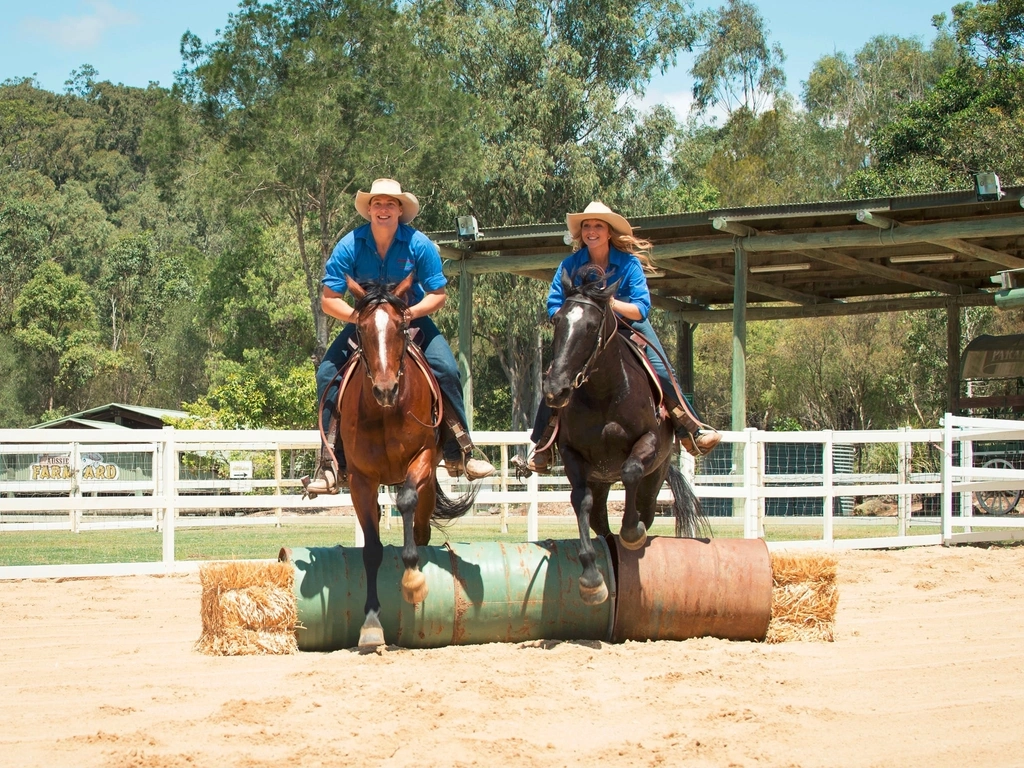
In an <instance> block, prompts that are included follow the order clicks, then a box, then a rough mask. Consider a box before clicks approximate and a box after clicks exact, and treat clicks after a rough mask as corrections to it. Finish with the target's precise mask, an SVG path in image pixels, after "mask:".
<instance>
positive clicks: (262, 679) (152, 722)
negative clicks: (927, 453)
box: [0, 547, 1024, 768]
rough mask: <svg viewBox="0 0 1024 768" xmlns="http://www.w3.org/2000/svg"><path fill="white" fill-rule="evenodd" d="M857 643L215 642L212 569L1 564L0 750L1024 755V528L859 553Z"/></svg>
mask: <svg viewBox="0 0 1024 768" xmlns="http://www.w3.org/2000/svg"><path fill="white" fill-rule="evenodd" d="M838 558H839V576H838V584H839V590H840V598H839V611H838V615H837V619H836V637H837V639H836V642H834V643H783V644H780V645H765V644H760V643H745V642H729V641H724V640H716V639H700V640H690V641H686V642H665V641H663V642H651V643H626V644H623V645H610V644H602V643H597V642H586V643H572V642H547V643H535V644H530V645H512V644H494V645H486V646H464V647H448V648H442V649H437V650H403V649H399V648H394V647H389V648H387V649H385V650H384V651H383V653H381V654H369V655H362V654H359V653H357V652H354V651H338V652H334V653H300V654H298V655H294V656H263V657H256V656H245V657H209V656H204V655H202V654H199V653H197V652H195V651H194V650H193V644H194V643H195V641H196V640H197V639H198V638H199V634H200V619H199V608H200V588H199V579H198V575H191V576H179V577H129V578H110V579H107V578H102V579H77V580H65V581H53V580H50V581H48V580H34V581H20V582H15V581H8V582H2V583H0V616H2V621H0V652H2V656H0V766H12V767H15V766H16V767H18V768H32V767H33V766H46V768H53V767H54V766H104V767H109V768H135V767H138V768H185V767H186V766H188V767H189V768H205V767H206V766H210V767H211V768H213V767H215V766H216V767H218V768H233V767H238V768H243V767H244V768H256V767H257V766H267V767H268V768H269V767H270V766H274V768H280V766H286V765H290V766H302V767H303V768H306V767H307V766H309V767H312V766H332V767H336V766H349V765H357V764H358V765H363V766H417V768H426V767H428V766H445V768H459V767H461V766H500V767H501V768H519V767H520V766H527V767H529V766H538V767H541V766H543V767H544V768H548V767H550V766H588V767H589V766H602V768H604V767H606V766H609V767H611V766H730V767H731V766H765V767H766V768H776V767H779V768H789V767H794V766H823V767H825V766H827V767H828V768H834V767H835V766H846V767H850V766H879V767H882V766H885V767H887V768H888V767H890V766H898V767H899V768H911V767H912V766H922V768H923V767H925V766H927V768H937V767H939V766H951V767H954V766H955V768H963V767H964V766H986V767H992V766H1022V765H1024V547H1014V548H1008V549H983V548H977V547H958V548H951V549H946V548H939V547H932V548H922V549H914V550H903V551H881V552H870V551H869V552H850V553H843V554H840V555H838Z"/></svg>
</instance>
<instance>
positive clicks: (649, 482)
mask: <svg viewBox="0 0 1024 768" xmlns="http://www.w3.org/2000/svg"><path fill="white" fill-rule="evenodd" d="M584 270H585V271H583V272H582V273H581V277H582V278H583V282H582V284H581V285H579V286H574V285H573V281H572V279H571V278H570V277H569V275H568V273H567V272H566V271H565V270H564V269H563V270H562V275H561V281H562V288H563V291H564V295H565V297H566V298H565V303H564V304H563V305H562V307H561V308H560V309H559V310H558V311H557V312H556V313H555V315H554V316H553V318H552V322H553V323H554V340H553V343H552V358H553V360H552V363H551V367H550V368H549V369H548V371H547V373H546V374H545V375H544V382H543V393H544V398H545V400H546V402H547V404H548V405H550V406H551V407H552V408H558V409H559V426H558V450H559V452H560V453H561V455H562V462H563V464H564V465H565V474H566V476H567V477H568V478H569V483H570V485H571V486H572V493H571V499H572V507H573V510H574V511H575V512H576V520H577V524H578V527H579V534H580V563H581V564H582V566H583V575H582V576H581V577H580V580H579V584H580V597H581V598H582V599H583V602H584V603H587V604H589V605H597V604H600V603H603V602H604V601H605V600H606V599H607V598H608V587H607V585H606V584H605V580H604V577H603V576H602V574H601V571H600V569H599V568H598V567H597V565H596V564H595V551H594V547H593V544H591V542H590V529H593V531H594V533H596V534H597V535H598V536H610V535H611V530H610V527H609V524H608V491H609V489H610V488H611V486H612V484H613V483H615V482H618V481H621V482H622V484H623V486H624V487H625V490H626V503H625V510H624V513H623V516H622V526H621V529H620V531H619V537H620V540H621V541H622V544H623V546H625V547H626V548H627V549H631V550H637V549H640V548H641V547H643V546H644V544H645V542H646V541H647V529H648V528H649V527H650V526H651V525H652V524H653V523H654V515H655V513H656V511H657V497H658V492H659V491H660V490H661V487H662V485H663V484H664V482H665V480H666V479H667V480H668V481H669V487H670V488H671V490H672V495H673V497H674V501H673V506H672V510H673V515H674V517H675V534H676V536H681V535H687V536H696V535H698V534H699V533H701V532H703V531H704V530H706V529H707V520H706V518H705V517H704V514H703V511H702V509H701V506H700V501H699V500H698V499H697V496H696V494H695V493H694V492H693V489H692V488H691V487H690V484H689V483H688V482H687V480H686V478H685V477H684V476H683V473H682V472H681V471H680V470H679V468H678V467H677V466H676V465H675V462H674V461H673V454H674V445H673V444H674V441H675V434H674V432H673V429H672V425H671V422H670V420H669V419H668V418H659V415H658V407H659V403H658V402H657V401H656V399H655V396H654V391H653V389H652V386H651V381H650V377H649V376H648V374H647V372H646V371H645V370H644V368H643V364H642V363H641V362H640V359H639V354H643V353H642V352H640V353H639V354H637V353H635V352H634V351H632V350H630V349H629V348H627V345H629V344H631V342H630V341H628V340H627V339H626V338H625V337H624V336H623V335H622V334H621V333H619V332H618V320H617V319H616V316H615V313H614V312H613V311H612V308H611V299H612V298H613V297H614V296H615V290H616V288H617V287H618V282H616V283H613V284H612V285H606V281H605V280H604V279H603V270H601V269H600V267H597V266H593V265H588V266H587V267H585V268H584Z"/></svg>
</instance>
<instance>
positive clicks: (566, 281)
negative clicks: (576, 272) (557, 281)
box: [562, 268, 572, 296]
mask: <svg viewBox="0 0 1024 768" xmlns="http://www.w3.org/2000/svg"><path fill="white" fill-rule="evenodd" d="M571 291H572V278H571V277H569V270H567V269H565V268H563V269H562V293H564V294H565V295H566V296H568V295H569V293H570V292H571Z"/></svg>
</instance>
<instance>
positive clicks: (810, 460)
mask: <svg viewBox="0 0 1024 768" xmlns="http://www.w3.org/2000/svg"><path fill="white" fill-rule="evenodd" d="M474 439H475V441H476V443H477V445H478V446H481V447H482V448H483V449H484V450H486V451H488V452H489V453H491V454H492V455H493V458H494V460H495V463H496V464H497V466H498V469H499V471H498V473H497V474H496V475H495V476H494V477H491V478H488V479H486V480H484V481H481V486H480V492H479V495H478V496H477V506H478V507H491V508H493V507H495V506H500V507H501V510H502V511H501V514H500V516H499V517H498V521H499V523H498V524H499V525H501V526H502V530H507V528H506V526H507V522H508V518H507V512H508V507H509V506H510V505H515V506H518V507H525V508H526V521H527V525H526V538H527V540H529V541H535V540H537V538H538V522H539V517H540V505H541V504H545V503H557V504H561V505H565V506H568V504H569V486H568V481H567V480H566V479H565V477H564V476H561V475H554V476H545V477H543V478H540V477H538V476H536V475H534V476H532V477H531V478H529V479H526V480H522V479H519V478H517V477H516V476H515V474H514V470H512V469H510V465H509V458H510V455H511V453H512V452H513V451H516V450H528V449H529V448H530V447H531V444H530V441H529V436H528V433H526V432H476V433H475V434H474ZM1016 440H1024V422H1016V421H1008V420H991V419H974V418H964V417H955V416H950V415H947V416H946V417H945V418H944V420H943V423H942V426H941V427H940V428H938V429H923V430H913V429H900V430H888V431H882V430H878V431H842V432H839V431H821V432H762V431H759V430H754V429H748V430H745V431H743V432H724V433H723V442H722V444H721V445H720V446H719V447H718V448H717V449H716V450H715V452H713V453H712V454H711V455H710V456H708V457H703V458H701V459H699V460H698V461H697V462H694V461H693V460H692V459H690V457H689V456H686V455H683V456H682V458H681V464H682V468H683V470H684V472H685V473H686V474H687V475H688V476H689V477H690V479H691V482H692V483H693V484H694V487H695V490H696V492H697V495H698V496H699V497H700V498H701V499H702V501H703V503H704V504H705V507H706V508H708V509H709V510H710V511H712V512H713V513H715V514H718V515H719V516H721V517H723V518H731V521H732V522H735V523H737V524H738V525H740V526H742V532H743V536H744V537H746V538H758V537H764V536H765V531H766V527H767V528H768V529H769V530H772V529H774V527H775V526H779V527H784V526H786V525H791V524H794V523H801V524H807V523H808V522H810V523H813V524H815V525H818V526H820V530H821V536H820V538H814V539H808V540H804V541H796V542H794V541H786V542H784V543H780V542H772V543H771V546H775V547H781V546H785V547H787V548H798V547H814V548H826V549H836V548H869V547H891V546H915V545H923V544H924V545H928V544H939V543H947V544H948V543H958V542H966V541H984V540H1005V539H1015V538H1024V518H1022V517H1021V516H1020V515H1018V514H1017V513H1016V507H1015V506H1014V507H1013V508H1012V509H1008V510H1007V511H1008V512H1009V514H1003V515H998V516H993V515H980V514H976V504H975V502H976V499H977V498H979V495H986V494H987V495H988V496H985V498H988V497H989V496H991V495H992V494H995V495H997V496H998V494H1005V495H1006V496H1007V497H1009V498H1012V499H1013V500H1014V502H1016V500H1017V499H1019V497H1020V492H1021V490H1022V489H1024V470H1021V469H1016V468H1014V466H1013V465H1012V464H1010V462H1006V464H1007V466H1000V467H985V466H974V465H975V463H977V462H976V461H975V458H974V454H975V448H974V446H975V445H976V444H978V443H982V444H985V443H993V442H995V443H998V442H999V441H1016ZM318 446H319V436H318V433H317V432H315V431H312V430H310V431H300V430H287V431H285V430H282V431H270V430H255V431H228V430H223V431H193V430H176V429H173V428H165V429H163V430H138V431H128V430H123V429H109V430H106V429H101V430H90V431H84V430H45V431H44V430H28V429H26V430H0V545H2V543H3V536H4V533H5V532H7V531H30V530H31V531H57V530H62V531H73V532H81V531H89V530H100V529H111V528H152V529H156V530H159V531H160V532H161V534H162V548H161V549H162V553H161V555H162V557H161V560H160V561H159V562H155V563H122V564H109V565H99V564H97V565H94V566H84V565H83V566H72V565H65V566H14V565H5V564H4V563H3V557H2V554H0V579H5V578H25V577H40V576H42V577H47V576H54V575H56V576H66V575H76V574H78V575H98V574H123V573H168V572H176V571H182V570H194V569H195V568H196V567H197V564H196V563H192V562H184V561H176V560H175V556H174V551H175V550H174V541H175V529H176V528H182V527H186V526H189V527H198V526H211V525H223V526H233V525H286V524H289V523H291V522H295V521H301V522H305V521H307V520H308V518H303V517H301V516H298V515H289V514H285V511H286V510H288V511H291V512H311V511H320V510H324V509H328V508H331V509H333V508H337V507H348V506H351V498H350V496H349V495H348V494H344V493H343V494H339V495H337V496H326V497H324V496H322V497H319V498H317V499H315V500H310V499H305V498H303V497H302V495H301V490H302V489H301V484H300V482H299V479H298V477H299V476H300V475H301V474H303V473H304V472H306V471H309V470H310V469H311V468H312V463H313V460H314V456H315V452H316V450H317V448H318ZM982 447H984V446H982ZM783 449H785V450H783ZM893 451H895V453H892V452H893ZM886 452H889V453H886ZM978 453H979V455H981V456H983V457H984V458H988V457H990V456H991V455H993V452H992V451H991V450H979V451H978ZM889 454H891V455H889ZM879 455H882V456H883V459H884V460H879V459H878V456H879ZM794 456H795V457H797V458H796V459H794V458H793V457H794ZM854 456H860V457H861V459H860V461H861V463H865V457H868V458H870V461H868V462H866V463H871V464H873V465H881V464H886V465H887V466H888V468H890V469H893V470H894V471H877V470H878V469H879V468H880V467H879V466H874V467H872V469H874V470H875V471H868V472H854V471H853V469H854V467H853V463H854V462H853V457H854ZM242 457H245V459H246V461H245V464H249V463H250V462H251V465H252V466H253V471H252V473H250V474H249V475H248V476H236V477H231V476H227V477H225V476H224V475H225V474H227V468H228V467H229V466H231V465H230V462H231V461H232V460H233V459H239V458H242ZM286 459H287V462H286V461H285V460H286ZM840 459H842V460H840ZM118 462H120V463H118ZM801 462H802V466H799V467H797V466H795V464H800V463H801ZM122 465H124V466H122ZM129 465H130V466H129ZM214 468H215V469H216V471H215V469H214ZM809 469H810V471H808V470H809ZM439 479H441V480H442V485H446V486H447V491H449V492H451V493H459V492H460V491H461V490H465V488H466V487H467V486H466V485H465V484H464V483H459V482H458V481H455V480H452V479H450V478H447V476H446V475H445V474H444V472H443V470H439ZM624 497H625V494H624V491H622V490H613V491H612V492H611V494H610V495H609V500H610V501H612V502H621V501H623V500H624ZM879 497H883V498H887V499H890V500H892V501H893V502H894V503H895V506H896V515H895V517H896V531H897V533H896V535H895V536H885V537H871V536H857V537H854V538H848V537H841V538H836V536H835V535H834V534H835V525H836V522H837V519H838V520H840V521H841V522H842V524H843V525H848V524H849V522H850V520H851V518H850V514H849V513H848V512H846V509H847V508H848V507H849V506H850V505H851V504H852V502H853V501H854V500H856V499H864V498H874V499H877V498H879ZM659 500H660V501H663V502H666V503H667V502H669V501H670V500H671V495H670V493H669V491H668V489H667V488H665V489H663V490H662V493H661V495H660V496H659ZM379 503H380V504H381V505H382V506H383V507H384V509H387V508H388V507H389V506H391V505H392V504H393V497H392V495H391V493H390V492H388V490H387V489H382V490H381V494H380V496H379ZM782 503H785V505H788V506H786V507H785V508H786V509H787V510H788V509H796V510H797V511H796V512H795V513H792V514H790V513H789V512H786V513H785V514H784V515H783V514H780V513H779V512H778V510H779V509H780V508H781V507H780V506H779V505H780V504H782ZM805 503H806V504H810V505H813V506H814V508H815V510H816V509H817V505H818V504H820V512H814V513H811V514H807V513H806V511H804V512H801V511H800V510H801V509H803V508H802V507H801V506H800V505H801V504H805ZM844 505H846V506H844ZM712 507H714V508H715V509H714V510H711V508H712ZM256 510H260V511H267V510H271V511H273V512H274V514H273V515H272V516H269V517H268V516H263V517H259V518H253V517H247V516H246V517H238V516H236V515H237V514H239V513H242V512H252V511H256ZM837 510H839V514H837ZM199 513H204V514H199ZM222 514H223V515H224V516H222ZM858 522H859V523H860V525H863V526H864V527H865V529H866V530H865V532H867V533H870V527H871V525H870V524H867V523H863V522H861V519H860V518H858ZM383 524H384V525H386V526H390V525H391V516H390V515H385V516H384V523H383ZM918 525H930V526H932V527H935V526H939V527H940V528H941V533H939V534H931V535H922V534H920V533H918V534H913V533H912V532H911V528H912V527H913V526H918ZM356 528H357V534H356V536H357V539H356V540H357V544H360V543H361V537H360V533H359V532H358V526H357V527H356ZM2 551H3V547H2V546H0V553H2Z"/></svg>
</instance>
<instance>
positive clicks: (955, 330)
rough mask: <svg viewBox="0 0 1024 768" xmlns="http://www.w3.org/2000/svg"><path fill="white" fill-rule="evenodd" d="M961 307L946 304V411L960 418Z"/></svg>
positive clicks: (952, 303) (954, 304) (950, 303)
mask: <svg viewBox="0 0 1024 768" xmlns="http://www.w3.org/2000/svg"><path fill="white" fill-rule="evenodd" d="M959 400H960V307H959V306H958V305H957V304H956V303H955V302H952V301H951V302H949V303H947V304H946V410H947V411H948V412H949V413H952V414H953V415H955V416H960V415H961V413H960V408H959V402H958V401H959Z"/></svg>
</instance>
